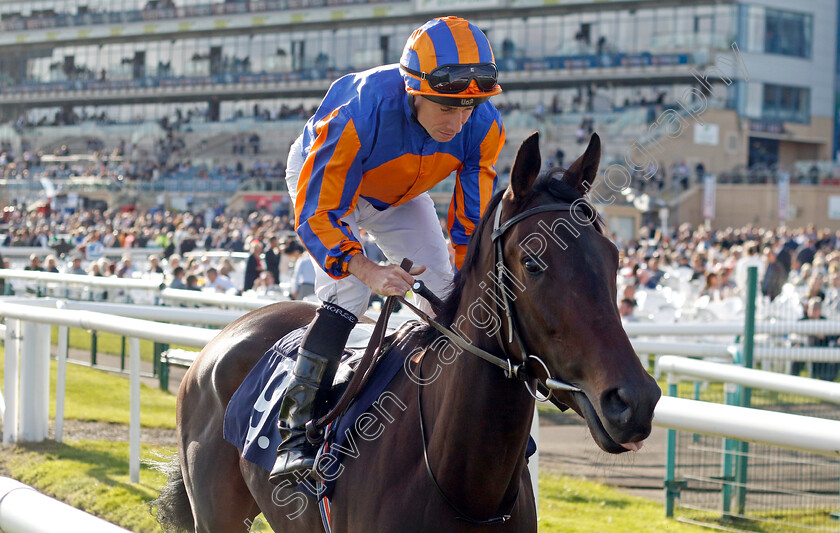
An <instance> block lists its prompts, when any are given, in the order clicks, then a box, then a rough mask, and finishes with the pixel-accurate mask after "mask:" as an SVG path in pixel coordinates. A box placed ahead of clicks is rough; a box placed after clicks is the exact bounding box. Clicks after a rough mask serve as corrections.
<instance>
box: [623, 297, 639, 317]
mask: <svg viewBox="0 0 840 533" xmlns="http://www.w3.org/2000/svg"><path fill="white" fill-rule="evenodd" d="M635 309H636V301H635V300H633V299H631V298H622V299H621V302H619V304H618V314H619V315H621V321H622V322H638V321H639V319H638V317H636V315H634V314H633V312H634V311H635Z"/></svg>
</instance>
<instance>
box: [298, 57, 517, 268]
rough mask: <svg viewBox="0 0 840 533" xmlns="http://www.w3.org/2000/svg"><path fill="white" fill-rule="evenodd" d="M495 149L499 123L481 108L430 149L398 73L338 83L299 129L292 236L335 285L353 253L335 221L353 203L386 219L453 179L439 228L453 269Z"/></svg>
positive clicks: (371, 73) (491, 171) (491, 180)
mask: <svg viewBox="0 0 840 533" xmlns="http://www.w3.org/2000/svg"><path fill="white" fill-rule="evenodd" d="M504 139H505V131H504V126H503V125H502V120H501V116H500V114H499V112H498V110H496V108H495V107H493V105H492V104H490V103H489V102H487V103H484V104H481V105H479V106H477V107H476V108H475V110H474V111H473V113H472V115H471V116H470V118H469V120H468V121H467V123H466V124H465V125H464V127H463V129H462V130H461V132H460V133H459V134H458V135H456V136H455V138H454V139H452V140H451V141H449V142H445V143H441V142H437V141H435V140H434V139H432V138H431V137H430V136H429V135H428V134H427V133H426V131H425V130H424V129H423V127H422V126H421V125H420V124H419V123H418V122H417V120H416V119H415V118H414V117H413V115H412V110H411V107H410V105H409V96H408V94H407V93H406V89H405V83H404V81H403V77H402V75H401V74H400V71H399V67H398V65H387V66H383V67H379V68H375V69H371V70H368V71H365V72H360V73H356V74H349V75H347V76H344V77H343V78H341V79H339V80H337V81H336V82H335V83H333V84H332V86H331V87H330V89H329V91H328V92H327V95H326V96H325V97H324V100H323V101H322V102H321V105H320V106H319V108H318V111H317V112H316V113H315V115H314V116H313V117H312V118H311V119H309V121H308V122H307V123H306V126H305V128H304V132H303V139H302V143H303V156H304V158H305V160H304V163H303V168H301V170H300V176H299V179H298V184H297V201H296V205H295V227H296V228H297V233H298V235H299V236H300V238H301V240H302V241H303V244H304V246H306V248H307V250H309V252H310V254H311V255H312V257H313V259H314V260H315V261H317V262H318V264H320V265H321V268H323V269H324V270H325V271H326V272H327V273H328V274H329V275H330V276H332V277H333V278H336V279H340V278H343V277H345V276H347V274H348V272H347V264H348V263H349V261H350V258H351V257H352V256H353V255H355V254H358V253H362V245H361V244H360V243H359V242H358V240H357V239H356V237H355V236H353V234H352V233H351V231H350V227H349V226H348V225H347V224H346V223H345V222H343V221H342V220H341V219H342V218H343V217H345V216H347V215H348V214H349V213H352V212H353V210H354V209H355V208H356V203H357V201H358V199H359V198H360V197H361V198H364V199H365V200H367V201H368V202H370V204H371V205H373V207H375V208H376V209H379V210H380V211H381V210H385V209H387V208H388V207H391V206H397V205H400V204H404V203H406V202H408V201H409V200H411V199H412V198H415V197H416V196H418V195H420V194H422V193H424V192H427V191H429V190H430V189H431V188H432V187H434V186H435V185H436V184H438V183H439V182H441V181H442V180H444V179H445V178H446V177H448V176H449V175H450V174H452V173H453V172H455V173H456V183H455V191H454V194H453V197H452V202H451V204H450V207H449V216H448V227H449V234H450V238H451V240H452V244H453V246H454V247H455V250H456V266H458V267H459V268H460V266H461V262H462V261H463V258H464V254H465V253H466V245H467V242H468V241H469V236H470V235H471V234H472V232H473V230H474V229H475V226H476V224H477V223H478V220H479V219H480V218H481V214H482V213H483V212H484V208H485V207H486V206H487V203H488V202H489V201H490V198H491V196H492V194H493V190H494V188H495V185H496V170H495V168H494V166H495V164H496V160H497V159H498V157H499V151H500V150H501V148H502V146H503V145H504Z"/></svg>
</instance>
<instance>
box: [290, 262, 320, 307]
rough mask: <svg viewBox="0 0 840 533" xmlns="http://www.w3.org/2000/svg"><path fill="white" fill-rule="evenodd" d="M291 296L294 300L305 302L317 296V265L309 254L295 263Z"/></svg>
mask: <svg viewBox="0 0 840 533" xmlns="http://www.w3.org/2000/svg"><path fill="white" fill-rule="evenodd" d="M290 294H291V296H292V299H293V300H303V299H304V298H306V297H307V296H309V295H312V294H315V263H313V262H312V258H311V257H309V254H308V253H303V254H301V256H300V257H298V259H297V261H295V270H294V273H293V274H292V284H291V288H290Z"/></svg>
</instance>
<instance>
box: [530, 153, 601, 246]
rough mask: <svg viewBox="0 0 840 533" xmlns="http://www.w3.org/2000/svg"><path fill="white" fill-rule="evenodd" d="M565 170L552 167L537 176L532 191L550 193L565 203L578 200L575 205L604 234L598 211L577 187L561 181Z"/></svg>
mask: <svg viewBox="0 0 840 533" xmlns="http://www.w3.org/2000/svg"><path fill="white" fill-rule="evenodd" d="M565 171H566V170H565V169H563V168H554V169H551V170H549V171H547V172H545V173H544V174H542V175H540V177H539V178H537V181H536V182H535V183H534V192H537V193H540V192H542V193H547V194H549V195H551V196H552V197H553V198H554V199H555V200H558V201H560V202H567V203H570V204H572V203H575V202H576V201H578V200H581V201H580V202H578V204H577V205H579V206H580V207H581V208H582V209H583V210H584V211H585V212H586V218H588V219H589V220H591V221H592V222H593V224H592V225H593V226H595V229H596V230H597V231H598V233H600V234H602V235H603V234H604V227H605V226H604V220H603V219H602V218H601V216H600V215H599V214H598V211H596V210H595V208H594V207H593V206H592V204H591V203H589V200H588V199H587V198H586V197H585V196H584V195H582V194H581V193H580V192H579V191H578V190H577V188H575V187H573V186H572V185H569V184H568V183H566V182H565V181H562V179H561V178H562V177H563V173H564V172H565Z"/></svg>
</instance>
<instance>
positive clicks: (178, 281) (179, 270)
mask: <svg viewBox="0 0 840 533" xmlns="http://www.w3.org/2000/svg"><path fill="white" fill-rule="evenodd" d="M172 275H173V276H174V279H173V280H172V282H171V283H170V284H169V288H170V289H186V288H187V284H186V283H184V276H186V272H185V271H184V267H180V266H178V267H175V269H174V270H173V271H172Z"/></svg>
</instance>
